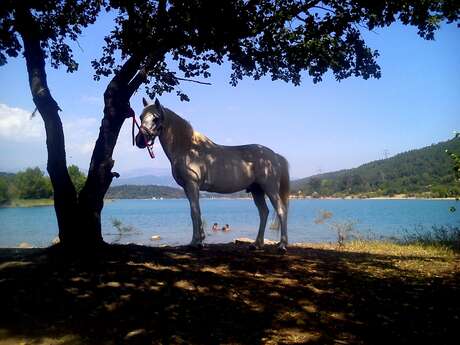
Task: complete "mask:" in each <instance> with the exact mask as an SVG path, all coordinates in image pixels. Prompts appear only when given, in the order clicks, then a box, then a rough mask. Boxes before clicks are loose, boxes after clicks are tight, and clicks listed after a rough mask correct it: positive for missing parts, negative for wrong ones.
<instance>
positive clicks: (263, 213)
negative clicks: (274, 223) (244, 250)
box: [249, 188, 268, 249]
mask: <svg viewBox="0 0 460 345" xmlns="http://www.w3.org/2000/svg"><path fill="white" fill-rule="evenodd" d="M251 194H252V198H253V199H254V203H255V204H256V206H257V210H258V211H259V217H260V224H259V232H258V233H257V238H256V240H255V242H254V243H252V244H251V245H250V246H249V248H250V249H262V247H263V246H264V233H265V226H266V225H267V218H268V207H267V203H266V202H265V193H264V191H263V190H262V189H260V188H257V189H254V190H252V191H251Z"/></svg>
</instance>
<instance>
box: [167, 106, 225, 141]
mask: <svg viewBox="0 0 460 345" xmlns="http://www.w3.org/2000/svg"><path fill="white" fill-rule="evenodd" d="M164 111H165V119H164V121H165V123H164V127H165V128H168V129H169V130H171V131H173V132H174V146H178V147H181V148H186V147H188V146H190V145H191V144H192V145H206V146H214V145H216V144H215V143H214V142H213V141H212V140H211V139H209V138H208V137H207V136H205V135H203V134H201V133H199V132H197V131H195V130H194V129H193V127H192V125H191V124H190V122H188V121H187V120H185V119H184V118H182V117H180V116H179V115H177V114H176V113H175V112H173V111H172V110H171V109H168V108H164Z"/></svg>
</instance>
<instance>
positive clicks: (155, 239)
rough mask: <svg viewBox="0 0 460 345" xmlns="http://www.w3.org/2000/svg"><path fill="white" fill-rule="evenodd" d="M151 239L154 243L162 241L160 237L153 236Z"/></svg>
mask: <svg viewBox="0 0 460 345" xmlns="http://www.w3.org/2000/svg"><path fill="white" fill-rule="evenodd" d="M150 239H151V240H152V241H159V240H161V237H160V235H153V236H152V237H150Z"/></svg>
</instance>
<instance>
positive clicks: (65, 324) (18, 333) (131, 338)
mask: <svg viewBox="0 0 460 345" xmlns="http://www.w3.org/2000/svg"><path fill="white" fill-rule="evenodd" d="M426 260H427V261H428V262H427V264H430V263H429V262H430V260H431V259H430V258H427V259H426ZM433 260H435V258H433ZM394 263H395V258H394V257H391V256H385V255H371V254H357V253H347V252H338V251H333V250H324V249H322V250H320V249H312V248H292V249H290V251H289V254H288V255H285V256H279V255H278V254H276V250H275V248H273V247H268V248H267V249H266V251H263V252H262V251H261V252H249V251H248V250H247V247H246V246H243V245H239V246H238V245H232V244H227V245H209V246H208V247H206V248H205V249H204V250H202V251H198V252H197V251H192V250H190V249H188V248H187V247H177V248H151V247H142V246H134V245H129V246H111V247H109V248H108V249H106V250H105V251H104V253H103V254H101V255H100V256H99V258H98V259H92V260H88V261H87V262H75V261H70V260H66V259H63V258H62V257H61V256H60V255H59V253H58V252H50V251H45V250H42V249H35V250H17V249H2V250H0V288H1V290H0V291H1V296H0V305H1V310H2V311H1V318H0V322H1V324H0V344H9V343H11V344H16V343H21V342H22V343H25V344H66V345H70V344H157V343H164V344H180V343H183V344H205V343H215V344H229V343H230V344H233V343H236V344H262V343H263V344H265V343H268V344H270V343H273V344H297V343H312V344H336V343H339V344H349V343H350V344H360V343H363V344H399V343H407V344H409V343H431V344H447V343H452V344H454V343H457V342H456V341H455V339H456V335H457V334H456V332H455V331H456V327H458V326H459V325H460V319H459V317H460V307H459V301H458V300H459V294H458V293H459V273H458V270H455V269H454V270H453V271H451V272H450V273H449V274H446V275H442V276H421V275H417V274H414V273H413V272H409V271H406V270H404V269H400V268H398V266H397V265H395V264H394ZM451 339H453V340H451Z"/></svg>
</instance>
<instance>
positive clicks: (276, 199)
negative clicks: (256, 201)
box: [267, 192, 288, 253]
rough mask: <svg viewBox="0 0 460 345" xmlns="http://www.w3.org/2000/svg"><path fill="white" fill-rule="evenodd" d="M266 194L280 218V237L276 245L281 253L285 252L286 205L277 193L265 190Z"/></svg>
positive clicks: (286, 241) (286, 237)
mask: <svg viewBox="0 0 460 345" xmlns="http://www.w3.org/2000/svg"><path fill="white" fill-rule="evenodd" d="M267 195H268V197H269V199H270V202H271V203H272V205H273V208H274V209H275V212H276V214H277V215H278V218H279V220H280V224H281V239H280V243H279V245H278V250H279V251H280V252H282V253H285V252H286V246H287V244H288V236H287V205H285V204H284V203H283V201H282V200H281V197H280V195H279V193H275V192H273V193H271V192H267Z"/></svg>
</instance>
